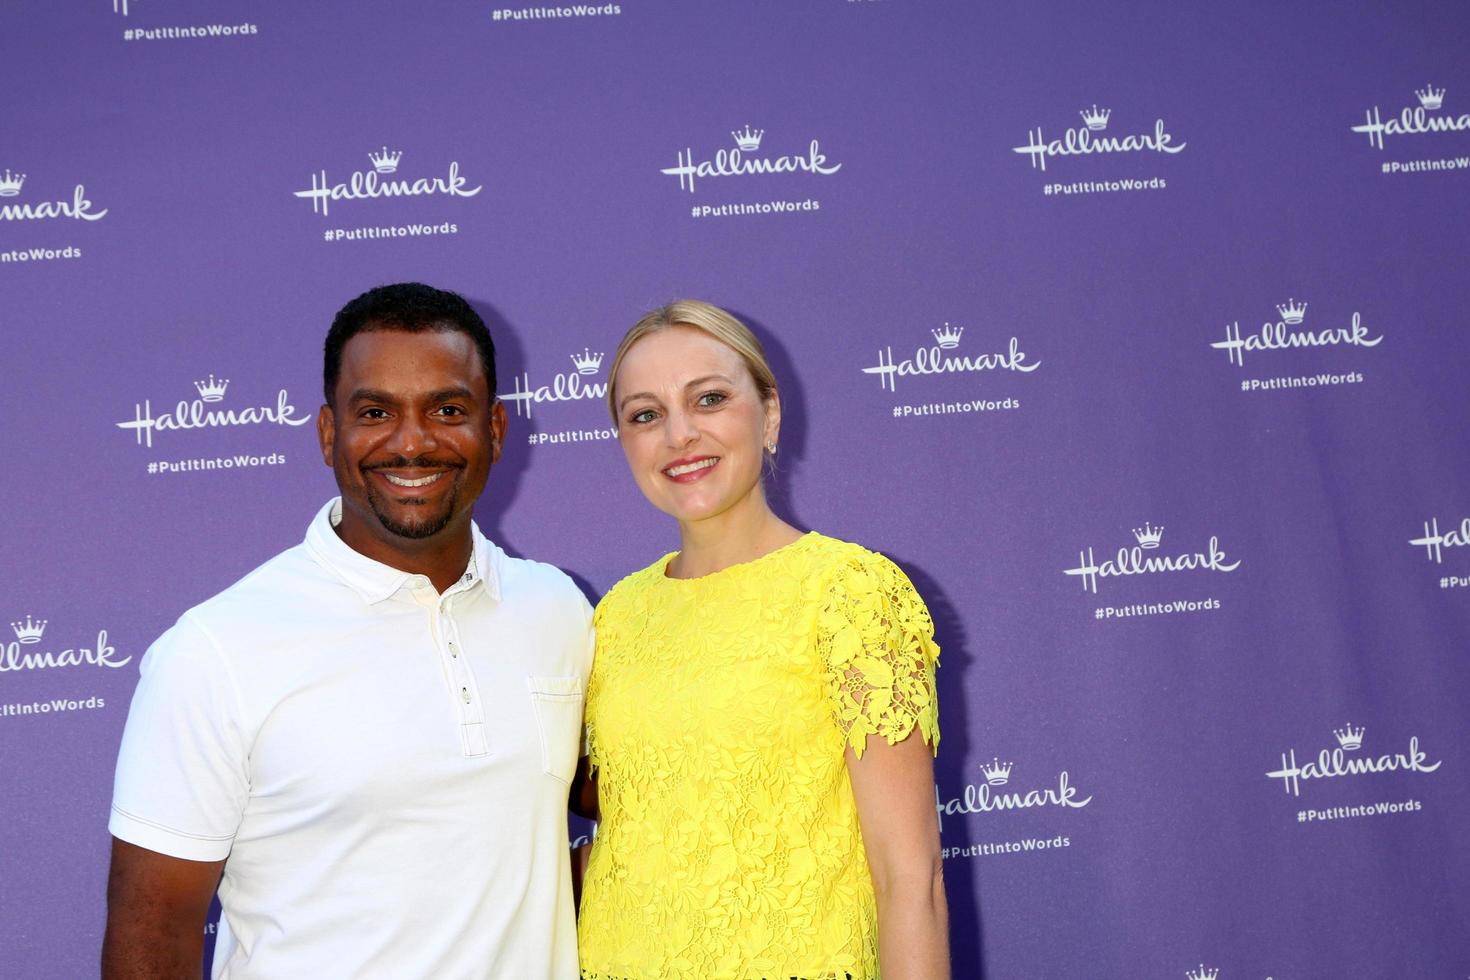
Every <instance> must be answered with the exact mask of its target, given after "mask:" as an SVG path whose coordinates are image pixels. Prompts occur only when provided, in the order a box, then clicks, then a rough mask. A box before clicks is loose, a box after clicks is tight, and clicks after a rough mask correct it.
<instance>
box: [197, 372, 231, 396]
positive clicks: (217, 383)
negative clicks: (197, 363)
mask: <svg viewBox="0 0 1470 980" xmlns="http://www.w3.org/2000/svg"><path fill="white" fill-rule="evenodd" d="M229 386H230V379H229V378H219V379H216V378H215V376H214V374H213V373H211V374H210V375H209V380H208V381H196V382H194V387H195V388H197V389H199V399H200V400H201V401H206V402H217V401H221V400H222V399H223V398H224V397H225V389H226V388H228V387H229Z"/></svg>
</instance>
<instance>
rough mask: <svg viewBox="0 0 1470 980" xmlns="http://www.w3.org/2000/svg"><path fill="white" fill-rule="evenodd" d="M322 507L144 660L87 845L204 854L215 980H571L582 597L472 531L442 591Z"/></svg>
mask: <svg viewBox="0 0 1470 980" xmlns="http://www.w3.org/2000/svg"><path fill="white" fill-rule="evenodd" d="M340 512H341V511H340V502H339V501H337V500H334V501H332V502H331V503H329V504H328V505H327V506H326V507H324V508H323V509H322V511H321V513H319V514H318V515H317V517H316V520H314V521H313V522H312V524H311V527H310V529H309V530H308V531H307V535H306V541H305V542H304V543H303V544H300V545H298V546H296V547H294V548H291V549H290V550H288V551H286V552H284V553H282V554H281V555H278V556H277V557H275V558H273V559H271V560H270V561H268V562H266V563H265V564H264V565H262V566H260V567H259V568H257V569H256V570H255V571H253V572H251V573H250V574H249V575H247V576H246V577H245V578H243V579H241V580H240V581H239V582H237V583H235V584H234V585H232V586H230V587H229V588H228V589H226V590H225V591H223V592H221V593H220V594H219V595H217V596H215V597H214V598H212V599H209V600H208V601H206V602H204V603H202V604H201V605H199V606H196V607H195V608H193V609H191V610H189V611H188V612H186V613H185V614H184V615H183V616H182V617H181V618H180V619H179V622H178V623H177V624H176V625H175V626H174V627H173V628H172V629H170V630H169V631H168V632H167V633H165V634H164V635H163V636H162V637H160V638H159V640H158V642H156V643H155V644H153V646H152V647H151V648H150V649H149V650H148V653H147V655H146V656H145V657H144V658H143V661H142V680H141V681H140V683H139V685H138V688H137V692H136V693H135V694H134V697H133V704H132V708H131V711H130V712H129V715H128V723H127V729H126V731H125V732H124V734H123V741H122V749H121V754H120V757H119V759H118V766H117V780H116V786H115V789H114V795H113V809H112V817H111V820H110V822H109V826H108V829H109V830H110V831H111V832H112V834H113V835H114V836H115V837H118V838H120V839H122V840H124V841H127V842H129V843H132V844H137V845H139V846H140V847H145V848H147V849H149V850H152V851H157V852H159V853H162V854H168V855H172V856H174V857H181V858H188V859H190V860H195V861H218V860H221V859H224V860H225V868H224V878H223V880H222V882H221V883H220V888H219V897H220V902H221V904H222V905H223V907H224V916H223V918H222V919H221V922H220V930H219V937H218V940H217V942H216V947H215V961H214V976H215V977H231V978H244V977H270V978H281V977H306V978H319V980H325V978H328V977H333V978H335V977H383V978H394V980H399V978H414V977H434V978H458V977H465V978H471V977H476V978H478V977H496V978H499V977H505V978H515V980H527V978H542V977H545V978H574V977H576V976H577V950H576V929H575V925H574V922H573V914H572V896H571V880H570V870H569V862H568V852H567V819H566V814H567V790H568V784H569V782H570V780H571V777H572V772H573V769H574V768H575V766H576V762H577V756H578V754H579V751H580V748H581V730H582V698H583V692H584V691H585V690H586V680H587V673H588V670H589V669H590V668H591V665H592V632H591V623H592V615H591V609H590V608H589V606H588V605H587V600H586V599H585V598H583V596H582V594H581V592H580V591H578V589H577V588H576V586H575V585H573V584H572V582H571V580H570V579H569V578H567V576H566V575H564V574H562V573H561V572H560V571H558V570H556V569H554V568H552V567H550V566H548V565H542V564H539V563H537V562H531V561H522V560H518V559H514V558H510V557H508V556H507V555H506V554H505V553H504V552H502V551H501V550H500V549H499V548H497V547H495V546H494V545H493V544H491V543H490V542H489V541H487V540H486V539H485V538H484V537H483V536H482V535H481V534H480V531H479V528H475V530H474V551H473V554H472V557H471V560H470V564H469V567H468V568H467V569H466V570H465V574H464V577H463V578H461V579H460V581H459V582H457V583H456V584H455V585H454V586H453V587H451V588H450V589H449V590H448V591H447V592H446V593H445V594H444V595H442V596H441V595H440V594H439V593H438V592H437V591H436V590H435V589H434V586H433V585H432V584H431V583H430V582H429V580H428V579H427V578H424V577H423V576H419V575H411V574H408V573H406V572H401V571H399V570H397V569H394V568H390V567H388V566H387V565H383V564H380V563H379V562H376V561H373V560H372V559H370V558H367V557H365V556H363V555H361V554H359V553H358V552H356V551H354V550H352V549H351V548H350V547H348V546H347V545H346V544H345V543H344V542H343V541H342V540H341V539H340V538H339V537H338V536H337V534H336V532H335V530H333V525H334V524H335V523H336V521H337V520H339V519H340Z"/></svg>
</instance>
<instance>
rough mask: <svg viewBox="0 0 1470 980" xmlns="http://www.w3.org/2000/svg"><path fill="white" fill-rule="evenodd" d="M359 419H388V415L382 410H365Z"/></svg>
mask: <svg viewBox="0 0 1470 980" xmlns="http://www.w3.org/2000/svg"><path fill="white" fill-rule="evenodd" d="M358 417H359V418H364V419H375V420H376V419H385V418H387V417H388V413H387V412H385V411H383V410H382V409H381V408H364V409H363V410H362V412H361V413H360V414H359V415H358Z"/></svg>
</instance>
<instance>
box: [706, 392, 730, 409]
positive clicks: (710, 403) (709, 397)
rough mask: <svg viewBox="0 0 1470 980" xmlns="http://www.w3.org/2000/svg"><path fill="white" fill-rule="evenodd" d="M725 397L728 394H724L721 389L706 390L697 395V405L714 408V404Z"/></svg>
mask: <svg viewBox="0 0 1470 980" xmlns="http://www.w3.org/2000/svg"><path fill="white" fill-rule="evenodd" d="M727 397H729V396H728V395H726V394H725V393H724V392H723V391H706V392H705V393H704V394H702V395H700V396H699V407H700V408H714V407H715V406H716V405H718V404H720V403H721V402H723V401H724V400H725V399H726V398H727Z"/></svg>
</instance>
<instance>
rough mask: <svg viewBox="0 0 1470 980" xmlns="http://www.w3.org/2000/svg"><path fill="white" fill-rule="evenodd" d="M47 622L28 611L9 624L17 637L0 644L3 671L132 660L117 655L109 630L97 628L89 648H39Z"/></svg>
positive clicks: (107, 664) (117, 663)
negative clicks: (32, 615) (94, 641)
mask: <svg viewBox="0 0 1470 980" xmlns="http://www.w3.org/2000/svg"><path fill="white" fill-rule="evenodd" d="M46 623H47V621H46V620H44V619H42V620H37V619H34V618H32V617H31V616H30V615H29V614H27V615H26V618H25V619H24V620H22V621H19V622H12V623H11V624H10V628H11V630H13V631H14V633H15V639H13V640H11V641H9V642H8V643H6V644H4V646H0V673H7V672H11V671H20V670H50V669H52V668H55V667H86V666H90V667H111V668H113V669H116V668H118V667H126V666H127V665H128V663H129V662H130V661H131V660H132V659H133V658H132V655H131V654H129V655H128V656H126V657H119V656H118V655H117V648H116V647H114V646H113V645H112V644H111V643H109V642H108V641H107V630H98V631H97V642H96V643H95V644H94V645H92V646H90V647H67V648H66V649H65V650H36V649H34V647H36V646H37V645H39V644H40V642H41V640H42V638H43V637H44V636H45V634H46Z"/></svg>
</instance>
